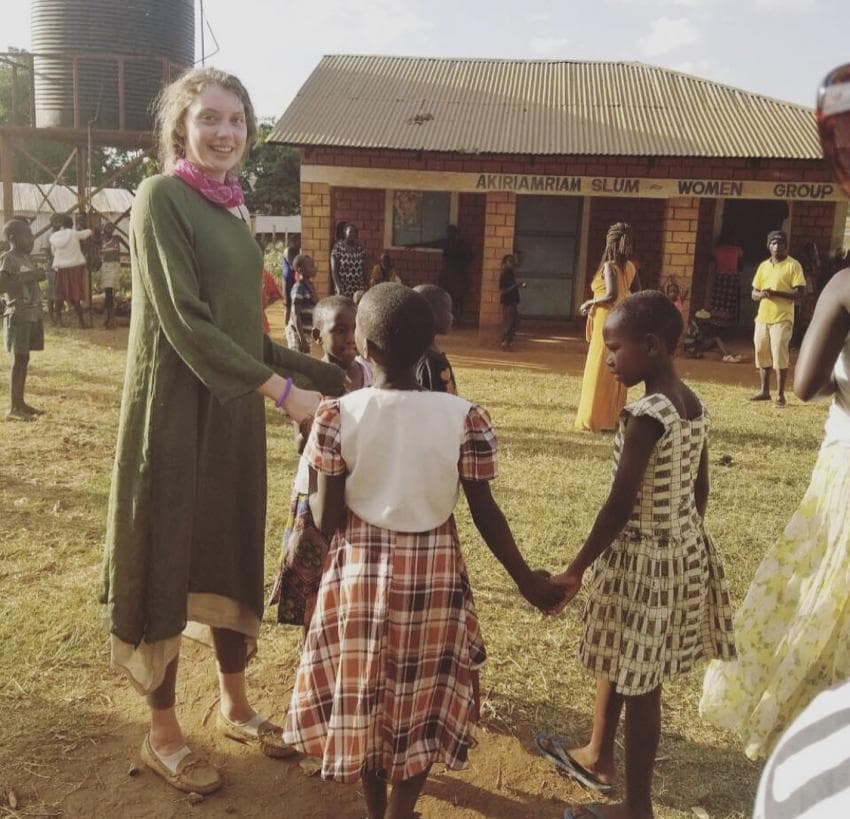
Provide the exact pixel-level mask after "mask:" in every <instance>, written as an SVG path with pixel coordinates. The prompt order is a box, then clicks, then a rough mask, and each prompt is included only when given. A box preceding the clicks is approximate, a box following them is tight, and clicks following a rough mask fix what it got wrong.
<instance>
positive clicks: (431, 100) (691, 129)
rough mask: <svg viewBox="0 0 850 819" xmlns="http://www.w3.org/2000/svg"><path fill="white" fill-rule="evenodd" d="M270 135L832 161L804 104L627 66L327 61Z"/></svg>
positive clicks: (295, 141) (354, 143) (444, 146)
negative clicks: (822, 146)
mask: <svg viewBox="0 0 850 819" xmlns="http://www.w3.org/2000/svg"><path fill="white" fill-rule="evenodd" d="M270 139H271V141H273V142H282V143H286V144H290V145H328V146H340V147H356V148H390V149H402V150H422V151H460V152H464V153H497V154H537V155H542V154H555V155H570V154H591V155H609V156H646V155H648V156H710V157H764V158H785V159H820V158H822V156H823V155H822V153H821V148H820V141H819V139H818V134H817V128H816V125H815V117H814V112H813V111H812V110H811V109H809V108H806V107H805V106H802V105H796V104H794V103H790V102H782V101H780V100H775V99H771V98H769V97H764V96H761V95H759V94H753V93H750V92H748V91H742V90H740V89H738V88H732V87H731V86H727V85H722V84H720V83H716V82H711V81H709V80H704V79H701V78H700V77H693V76H690V75H688V74H682V73H679V72H676V71H670V70H668V69H665V68H657V67H655V66H651V65H644V64H643V63H619V62H552V61H522V60H489V59H486V60H485V59H437V58H430V57H429V58H424V57H422V58H420V57H380V56H377V57H376V56H354V55H334V56H327V57H324V58H322V60H321V62H320V63H319V64H318V66H316V68H315V69H314V70H313V73H312V74H311V75H310V77H309V78H308V79H307V82H306V83H305V84H304V86H303V87H302V88H301V90H300V91H299V92H298V94H297V95H296V97H295V99H294V100H293V101H292V103H291V105H290V106H289V107H288V108H287V109H286V111H285V113H284V114H283V116H282V117H281V118H280V120H279V121H278V123H277V125H276V126H275V128H274V130H273V131H272V133H271V136H270Z"/></svg>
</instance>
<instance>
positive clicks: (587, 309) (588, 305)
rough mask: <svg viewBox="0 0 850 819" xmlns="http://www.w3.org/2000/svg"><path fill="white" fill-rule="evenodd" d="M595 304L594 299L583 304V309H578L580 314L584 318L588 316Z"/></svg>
mask: <svg viewBox="0 0 850 819" xmlns="http://www.w3.org/2000/svg"><path fill="white" fill-rule="evenodd" d="M594 304H595V302H594V301H593V299H588V300H587V301H585V302H582V305H581V307H579V309H578V310H579V313H581V314H582V315H583V316H586V315H587V314H588V313H589V312H590V308H591V307H593V305H594Z"/></svg>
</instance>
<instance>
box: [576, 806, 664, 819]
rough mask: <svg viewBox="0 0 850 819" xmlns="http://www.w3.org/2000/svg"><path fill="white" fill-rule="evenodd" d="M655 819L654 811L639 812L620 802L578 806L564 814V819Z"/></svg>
mask: <svg viewBox="0 0 850 819" xmlns="http://www.w3.org/2000/svg"><path fill="white" fill-rule="evenodd" d="M568 818H569V819H653V813H652V809H650V810H649V811H638V810H635V809H634V808H632V807H630V806H629V805H627V804H626V803H625V802H620V803H619V804H616V805H602V804H600V803H599V802H592V803H591V804H589V805H577V806H576V807H574V808H570V809H569V811H567V812H566V813H565V814H564V819H568Z"/></svg>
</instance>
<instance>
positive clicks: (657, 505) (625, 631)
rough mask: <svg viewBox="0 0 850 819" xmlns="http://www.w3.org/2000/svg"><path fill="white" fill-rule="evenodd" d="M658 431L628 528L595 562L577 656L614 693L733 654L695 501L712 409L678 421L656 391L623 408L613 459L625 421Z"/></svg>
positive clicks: (718, 570) (728, 613)
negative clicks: (653, 424) (642, 420)
mask: <svg viewBox="0 0 850 819" xmlns="http://www.w3.org/2000/svg"><path fill="white" fill-rule="evenodd" d="M638 415H648V416H650V417H652V418H654V419H656V420H657V421H658V422H659V423H661V424H662V425H663V427H664V433H663V435H662V436H661V438H660V439H659V441H658V443H657V445H656V447H655V451H654V452H653V454H652V456H651V458H650V461H649V464H648V465H647V469H646V474H645V475H644V479H643V484H642V486H641V489H640V492H639V493H638V497H637V500H636V501H635V506H634V509H633V510H632V514H631V517H630V519H629V522H628V524H627V525H626V527H625V528H624V529H623V531H622V532H621V533H620V535H619V536H618V537H617V539H616V540H615V541H614V542H613V543H612V544H611V546H610V547H609V548H608V549H606V550H605V552H603V554H602V555H600V556H599V558H597V560H596V562H595V563H594V565H593V579H592V580H591V583H590V585H589V589H590V597H589V600H588V602H587V606H586V608H585V612H584V631H583V634H582V639H581V644H580V646H579V657H580V659H581V661H582V662H583V663H584V665H586V666H587V667H588V668H589V669H590V670H591V671H593V672H594V673H595V674H596V676H597V677H602V678H604V679H608V680H610V681H611V682H612V683H613V684H614V686H615V687H616V690H617V691H618V692H619V693H620V694H624V695H626V696H637V695H640V694H645V693H647V692H649V691H652V690H653V689H654V688H656V687H657V686H659V685H660V684H661V683H662V682H663V681H664V680H666V679H668V678H670V677H672V676H673V675H675V674H680V673H683V672H686V671H689V670H690V669H691V668H692V667H693V665H694V663H695V662H696V661H697V660H699V659H701V658H703V657H706V658H711V657H717V658H720V659H724V660H726V659H732V658H733V657H734V656H735V642H734V637H733V630H732V608H731V605H730V603H729V592H728V589H727V587H726V581H725V579H724V573H723V566H722V564H721V562H720V558H719V556H718V554H717V552H716V551H715V548H714V544H713V543H712V541H711V538H710V537H709V535H708V533H707V532H706V530H705V527H704V525H703V522H702V519H701V518H700V516H699V514H698V512H697V510H696V504H695V501H694V482H695V480H696V477H697V472H698V470H699V462H700V456H701V454H702V450H703V446H704V445H705V441H706V438H707V435H708V411H707V410H706V409H705V407H703V411H702V415H700V416H699V417H698V418H695V419H693V420H690V421H689V420H687V419H683V418H680V417H679V414H678V412H677V411H676V408H675V407H674V406H673V404H672V403H671V402H670V400H669V399H668V398H666V397H665V396H664V395H661V394H654V395H647V396H645V397H644V398H641V399H640V400H638V401H635V402H634V403H632V404H630V405H629V406H627V407H626V408H625V409H624V410H623V413H622V415H621V417H620V426H619V430H618V432H617V434H616V436H615V438H614V469H615V471H616V468H617V464H618V463H619V459H620V453H621V451H622V447H623V439H624V437H625V429H626V425H625V423H624V422H625V421H626V420H627V419H628V417H630V416H631V417H635V416H638Z"/></svg>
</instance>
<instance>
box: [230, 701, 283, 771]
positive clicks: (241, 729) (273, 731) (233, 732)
mask: <svg viewBox="0 0 850 819" xmlns="http://www.w3.org/2000/svg"><path fill="white" fill-rule="evenodd" d="M249 725H250V723H245V722H234V721H233V720H230V719H228V718H227V717H226V716H224V714H222V713H221V711H220V710H219V711H218V716H217V718H216V728H217V729H218V732H219V733H220V734H222V735H223V736H226V737H228V738H229V739H235V740H236V741H237V742H241V743H243V744H245V745H259V746H260V750H261V751H262V752H263V753H264V754H265V755H266V756H270V757H272V758H274V759H286V757H288V756H293V754H296V753H297V751H296V749H295V748H293V747H292V746H291V745H287V744H286V743H285V742H284V741H283V736H282V735H281V729H280V726H279V725H275V724H274V723H273V722H269V721H268V720H267V719H263V721H262V722H261V723H260V724H259V725H258V726H257V732H256V733H254V732H253V731H252V730H251V728H250V727H249Z"/></svg>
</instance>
